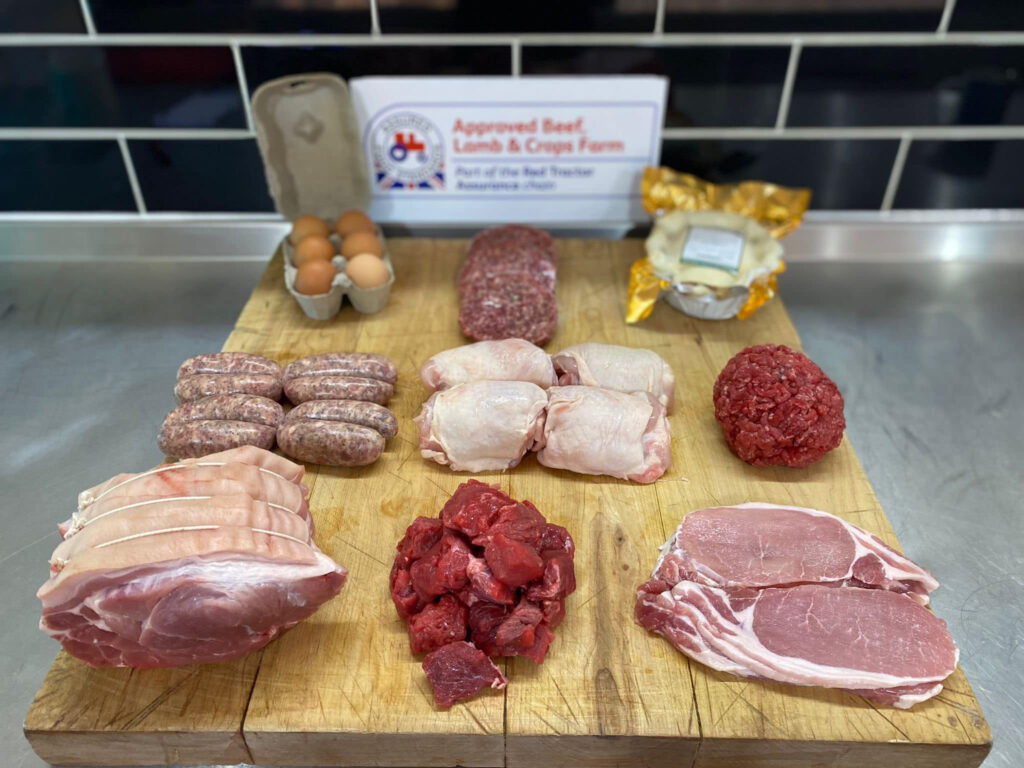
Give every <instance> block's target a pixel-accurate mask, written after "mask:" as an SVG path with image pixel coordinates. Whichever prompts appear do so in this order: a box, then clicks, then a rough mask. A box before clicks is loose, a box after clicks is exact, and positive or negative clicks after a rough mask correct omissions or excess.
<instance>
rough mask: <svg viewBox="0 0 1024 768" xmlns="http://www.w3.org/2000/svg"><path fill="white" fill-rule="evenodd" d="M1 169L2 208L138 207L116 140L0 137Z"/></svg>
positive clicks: (43, 209)
mask: <svg viewBox="0 0 1024 768" xmlns="http://www.w3.org/2000/svg"><path fill="white" fill-rule="evenodd" d="M0 168H2V169H3V171H2V172H0V210H5V211H135V210H136V208H135V201H134V199H133V198H132V191H131V187H130V186H129V184H128V174H127V173H126V172H125V168H124V161H123V160H122V158H121V151H120V150H119V149H118V146H117V142H115V141H33V140H28V141H0Z"/></svg>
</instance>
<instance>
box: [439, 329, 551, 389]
mask: <svg viewBox="0 0 1024 768" xmlns="http://www.w3.org/2000/svg"><path fill="white" fill-rule="evenodd" d="M420 379H421V380H422V381H423V386H424V387H426V388H427V391H428V392H434V391H436V390H439V389H448V388H449V387H454V386H455V385H456V384H466V383H468V382H470V381H528V382H530V383H531V384H536V385H537V386H538V387H540V388H541V389H547V388H548V387H551V386H553V385H555V384H557V383H558V381H557V378H556V377H555V369H554V368H553V367H552V365H551V358H550V357H548V354H547V353H546V352H545V351H544V350H543V349H541V348H540V347H538V346H536V345H535V344H531V343H530V342H528V341H526V340H525V339H504V340H502V341H478V342H477V343H476V344H465V345H463V346H461V347H455V348H454V349H446V350H445V351H444V352H438V353H437V354H436V355H434V356H433V357H431V358H430V359H429V360H427V362H425V363H424V364H423V367H422V368H420Z"/></svg>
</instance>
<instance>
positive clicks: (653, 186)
mask: <svg viewBox="0 0 1024 768" xmlns="http://www.w3.org/2000/svg"><path fill="white" fill-rule="evenodd" d="M640 192H641V194H642V196H643V205H644V210H645V211H647V212H648V213H649V214H651V215H652V216H653V215H656V214H660V213H665V212H667V211H729V212H730V213H738V214H740V215H742V216H748V217H749V218H751V219H753V220H754V221H756V222H757V223H758V224H760V225H761V226H762V227H764V228H765V229H766V230H768V232H769V233H770V234H771V236H772V237H774V238H775V239H776V240H778V239H779V238H781V237H784V236H785V235H788V234H789V233H790V232H792V231H793V230H794V229H796V228H797V227H798V226H800V222H801V221H802V220H803V217H804V213H805V212H806V211H807V207H808V206H809V205H810V204H811V190H809V189H804V188H791V187H780V186H779V185H778V184H770V183H768V182H765V181H741V182H739V183H737V184H712V183H711V182H710V181H704V179H700V178H697V177H696V176H694V175H692V174H689V173H679V172H678V171H673V170H672V169H671V168H653V167H647V168H645V169H644V177H643V181H642V182H641V185H640Z"/></svg>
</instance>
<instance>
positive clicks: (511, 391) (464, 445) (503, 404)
mask: <svg viewBox="0 0 1024 768" xmlns="http://www.w3.org/2000/svg"><path fill="white" fill-rule="evenodd" d="M546 406H547V394H546V393H545V392H544V390H543V389H541V388H540V387H538V386H537V385H536V384H530V383H529V382H525V381H472V382H469V383H466V384H458V385H456V386H454V387H452V388H451V389H445V390H442V391H440V392H435V393H434V394H433V395H431V396H430V399H429V400H427V402H425V403H424V404H423V410H422V411H420V415H419V416H417V417H416V422H417V423H418V424H419V425H420V453H421V454H422V456H423V458H425V459H431V460H432V461H436V462H437V463H438V464H448V465H449V466H451V468H452V469H454V470H460V471H461V470H466V471H469V472H480V471H483V470H487V469H509V468H510V467H514V466H516V464H518V463H519V461H520V460H521V459H522V458H523V456H524V454H525V453H526V452H527V451H528V450H531V449H532V448H533V447H534V445H535V443H536V441H537V439H538V438H539V437H540V436H541V433H542V431H543V429H544V408H545V407H546Z"/></svg>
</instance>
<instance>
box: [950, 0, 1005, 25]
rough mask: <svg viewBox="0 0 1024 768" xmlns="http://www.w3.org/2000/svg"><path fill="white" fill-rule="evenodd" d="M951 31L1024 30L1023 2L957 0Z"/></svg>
mask: <svg viewBox="0 0 1024 768" xmlns="http://www.w3.org/2000/svg"><path fill="white" fill-rule="evenodd" d="M949 29H950V31H951V32H1009V31H1011V30H1017V31H1019V30H1024V3H1021V2H1019V1H1018V0H958V1H957V4H956V7H954V8H953V18H952V20H951V21H950V24H949Z"/></svg>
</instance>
